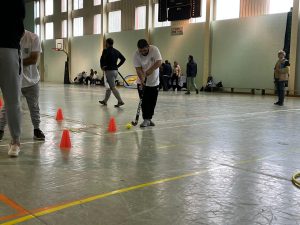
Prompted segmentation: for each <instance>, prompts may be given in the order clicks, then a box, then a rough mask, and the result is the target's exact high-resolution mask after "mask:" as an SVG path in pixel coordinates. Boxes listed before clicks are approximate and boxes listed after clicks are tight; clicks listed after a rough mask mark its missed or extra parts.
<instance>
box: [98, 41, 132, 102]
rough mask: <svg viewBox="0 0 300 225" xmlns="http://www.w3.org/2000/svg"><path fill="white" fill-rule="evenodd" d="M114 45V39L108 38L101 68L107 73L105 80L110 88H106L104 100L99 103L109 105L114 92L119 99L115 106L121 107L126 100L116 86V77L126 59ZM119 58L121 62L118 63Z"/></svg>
mask: <svg viewBox="0 0 300 225" xmlns="http://www.w3.org/2000/svg"><path fill="white" fill-rule="evenodd" d="M113 45H114V40H113V39H111V38H108V39H107V40H106V49H104V50H103V52H102V55H101V59H100V66H101V69H102V70H103V71H104V73H105V79H104V80H105V82H107V83H108V85H109V88H107V89H106V92H105V97H104V99H103V100H102V101H99V103H100V104H102V105H107V101H108V99H109V98H110V95H111V92H112V93H113V94H114V96H115V97H116V99H117V100H118V103H117V104H116V105H115V107H120V106H122V105H124V102H123V100H122V98H121V96H120V93H119V91H118V90H117V88H116V78H117V77H118V68H119V67H120V66H122V65H123V63H124V62H125V60H126V59H125V57H124V56H123V55H122V54H121V53H120V52H119V51H118V50H117V49H115V48H114V47H113ZM118 59H119V60H120V62H119V63H118V64H117V62H118Z"/></svg>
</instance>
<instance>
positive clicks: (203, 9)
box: [190, 0, 206, 23]
mask: <svg viewBox="0 0 300 225" xmlns="http://www.w3.org/2000/svg"><path fill="white" fill-rule="evenodd" d="M201 1H202V2H201V4H202V5H201V17H197V18H191V19H190V23H201V22H205V21H206V0H201Z"/></svg>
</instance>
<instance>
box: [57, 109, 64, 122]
mask: <svg viewBox="0 0 300 225" xmlns="http://www.w3.org/2000/svg"><path fill="white" fill-rule="evenodd" d="M63 119H64V116H63V113H62V110H61V108H58V110H57V113H56V120H57V121H62V120H63Z"/></svg>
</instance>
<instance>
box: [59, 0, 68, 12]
mask: <svg viewBox="0 0 300 225" xmlns="http://www.w3.org/2000/svg"><path fill="white" fill-rule="evenodd" d="M67 4H68V3H67V0H61V12H67Z"/></svg>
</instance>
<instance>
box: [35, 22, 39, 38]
mask: <svg viewBox="0 0 300 225" xmlns="http://www.w3.org/2000/svg"><path fill="white" fill-rule="evenodd" d="M34 33H35V34H37V35H38V36H40V25H39V24H36V25H35V27H34Z"/></svg>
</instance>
